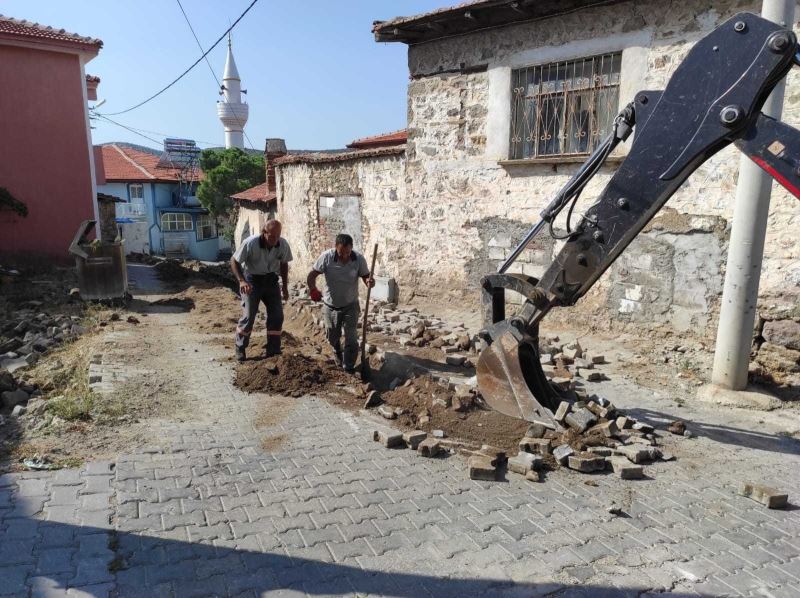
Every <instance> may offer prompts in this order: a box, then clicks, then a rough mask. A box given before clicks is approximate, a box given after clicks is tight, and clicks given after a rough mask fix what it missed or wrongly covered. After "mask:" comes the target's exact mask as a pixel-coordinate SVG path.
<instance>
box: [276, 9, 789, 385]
mask: <svg viewBox="0 0 800 598" xmlns="http://www.w3.org/2000/svg"><path fill="white" fill-rule="evenodd" d="M740 11H750V12H756V13H757V12H759V11H760V3H759V2H756V1H746V0H720V1H717V2H708V1H701V0H686V1H685V2H679V3H675V2H672V3H669V2H658V1H651V0H637V1H627V2H625V1H605V2H600V3H598V2H596V1H590V0H565V1H563V2H531V1H525V0H520V1H516V2H512V1H511V0H477V1H473V2H467V3H465V4H460V5H459V6H456V7H453V8H446V9H441V10H438V11H434V12H432V13H428V14H424V15H418V16H414V17H399V18H395V19H392V20H390V21H383V22H381V21H379V22H376V23H375V24H374V27H373V31H374V33H375V36H376V39H377V40H378V41H384V42H386V41H388V42H402V43H406V44H407V45H408V66H409V76H410V83H409V86H408V128H407V143H406V144H405V145H397V146H394V147H391V146H389V147H386V146H384V147H377V148H368V149H364V148H360V149H358V148H356V149H353V148H351V151H350V152H349V153H338V154H335V153H327V154H303V155H289V156H285V157H282V158H278V159H277V160H276V182H277V187H276V191H277V217H278V218H280V219H281V220H283V221H284V223H285V225H286V226H285V230H286V234H287V235H288V236H289V239H290V241H292V242H293V245H292V246H293V248H296V250H295V257H296V266H295V268H298V269H301V270H303V271H305V270H306V269H307V268H308V267H309V266H310V264H311V261H312V260H313V257H314V256H315V255H316V254H317V253H318V252H319V250H320V249H322V248H324V247H327V246H329V244H330V241H331V235H332V234H333V233H335V232H337V231H335V230H333V228H336V227H335V226H334V227H333V228H332V224H334V223H336V222H337V220H336V218H339V221H338V222H339V224H338V225H337V226H340V227H341V223H342V222H344V221H345V220H346V221H347V225H346V226H345V227H344V228H347V229H348V230H347V232H351V234H353V236H354V237H355V238H356V240H357V242H359V243H361V244H362V247H363V248H364V249H368V248H370V247H371V245H372V243H374V242H378V243H379V258H378V264H379V265H378V268H377V271H378V273H379V274H382V275H387V276H392V277H394V278H395V279H396V280H397V283H398V286H399V293H400V300H401V301H407V300H408V299H409V298H410V297H423V298H425V297H427V298H429V299H430V300H433V301H443V300H446V301H447V302H449V303H461V304H462V305H463V306H464V307H465V308H468V309H469V308H472V309H476V310H477V309H478V308H479V307H478V302H479V292H478V283H479V281H480V279H481V277H482V276H483V275H484V274H486V273H488V272H492V271H495V270H496V268H497V266H498V264H499V263H500V262H501V261H502V260H503V259H504V258H505V257H506V256H507V254H508V252H509V251H510V250H511V248H512V247H513V246H515V245H516V243H517V242H518V241H519V240H520V239H521V238H522V237H523V235H524V234H525V232H526V231H527V230H528V229H529V228H530V227H531V226H532V225H533V224H534V223H536V222H537V221H538V219H539V212H540V211H541V210H542V208H543V207H544V206H545V205H546V204H547V203H549V201H550V200H551V199H552V198H553V196H554V194H555V193H556V192H557V190H558V189H560V188H561V187H562V186H563V185H564V183H565V182H566V181H567V180H568V179H569V177H570V176H571V175H572V174H574V173H575V171H576V169H577V168H578V167H579V165H580V163H581V162H582V161H583V160H584V159H585V157H586V156H587V155H588V153H589V152H590V151H591V149H592V148H593V146H594V145H595V144H596V143H597V141H598V139H600V138H602V136H603V135H604V133H605V131H606V130H607V128H608V125H609V123H610V121H611V119H612V118H613V116H614V115H615V114H616V113H617V111H618V110H619V108H620V107H622V106H624V105H625V104H626V103H627V102H629V101H630V100H631V99H632V98H633V96H634V94H635V93H636V92H637V91H639V90H643V89H663V87H664V86H665V85H666V83H667V81H668V80H669V78H670V76H671V74H672V73H673V72H674V70H675V69H676V68H677V66H678V65H679V64H680V62H681V61H682V59H683V57H684V56H685V55H686V53H687V52H688V51H689V49H690V48H691V47H692V45H693V44H694V43H695V42H697V41H698V40H699V39H701V38H702V37H704V36H705V35H706V34H707V33H708V32H710V31H711V30H712V29H713V28H714V27H716V26H717V25H719V24H721V23H723V22H724V21H725V20H727V19H729V18H730V17H731V16H733V15H734V14H736V13H737V12H740ZM797 82H798V79H797V74H796V72H792V73H791V74H790V75H789V77H788V81H787V83H788V87H787V93H786V102H785V108H784V117H783V119H784V120H785V121H787V122H788V123H790V124H793V125H795V126H798V125H800V87H798V85H797ZM626 151H627V146H626V145H623V146H621V147H620V148H618V150H617V152H616V154H615V155H613V156H612V157H611V159H610V160H609V162H608V164H607V165H606V166H605V167H604V168H603V169H601V171H600V172H599V173H598V175H597V176H596V177H595V179H594V180H593V181H592V182H591V183H590V185H589V186H588V187H587V189H586V191H585V192H584V196H583V199H582V201H581V202H580V203H579V208H582V209H585V208H586V207H587V206H588V205H590V204H589V202H591V201H592V200H593V198H594V197H596V195H597V194H598V193H599V192H600V191H601V190H602V188H603V187H604V186H605V185H606V183H607V181H608V179H609V177H610V176H611V174H613V172H614V169H615V168H616V167H617V165H618V164H619V161H620V160H621V159H622V157H624V153H625V152H626ZM738 164H739V153H738V152H737V150H735V149H734V148H732V147H730V148H727V149H726V150H724V151H722V152H720V153H719V154H717V155H716V156H714V157H713V158H712V159H711V160H709V161H708V162H707V163H705V164H704V165H703V166H702V167H701V168H699V169H698V171H697V172H695V173H694V174H693V175H692V176H691V177H690V178H689V180H688V181H687V182H686V183H685V184H684V186H683V187H682V188H681V189H680V190H679V191H678V192H677V193H676V194H675V196H674V197H673V198H672V199H671V200H670V201H669V202H668V204H667V206H666V208H665V209H664V210H662V212H661V213H660V214H659V215H658V216H657V217H656V218H655V219H654V220H653V221H652V222H651V223H650V225H649V226H648V227H647V228H646V229H645V230H644V231H643V233H642V234H641V235H640V236H639V237H638V238H637V239H636V240H635V241H634V242H633V243H632V245H631V246H630V247H629V249H628V251H626V252H625V253H624V254H623V255H622V256H621V257H620V258H619V259H618V261H617V262H616V263H615V264H614V266H613V267H612V268H610V269H609V271H608V272H607V273H606V274H605V275H604V276H603V277H602V278H601V279H600V280H599V281H598V283H597V285H596V286H595V288H593V289H592V290H591V291H590V292H589V293H588V294H587V296H586V297H584V298H583V299H582V300H581V301H579V303H578V305H577V306H576V307H575V308H570V309H561V310H555V312H557V313H552V314H551V315H550V316H548V321H551V322H552V321H555V320H556V319H559V318H560V319H562V320H564V321H569V323H570V324H571V325H572V326H576V327H577V326H587V327H589V326H594V327H599V328H605V329H612V330H625V329H630V330H631V331H632V332H636V333H643V332H647V333H663V334H665V335H670V334H676V335H678V336H679V337H680V338H684V337H687V336H688V337H694V338H695V339H696V340H706V341H710V340H713V338H714V336H715V333H716V329H717V316H718V313H719V302H720V297H721V293H722V284H723V279H724V272H725V258H726V255H727V249H728V238H729V230H730V221H731V218H732V215H733V214H732V210H733V195H734V190H735V187H736V181H737V171H738ZM333 206H337V207H336V209H332V208H333ZM798 208H800V206H798V205H797V202H796V200H794V198H792V197H791V196H790V195H789V194H788V193H786V192H785V191H783V189H782V188H779V187H776V188H775V189H774V190H773V196H772V204H771V212H770V218H769V233H768V237H767V242H766V249H765V259H764V266H763V272H762V281H761V301H760V314H761V316H762V317H761V318H759V320H758V323H757V330H756V331H755V337H756V340H757V342H758V343H759V344H761V343H763V345H762V348H761V350H760V351H759V355H760V356H761V357H763V359H764V360H765V361H766V362H769V363H770V365H771V366H775V365H776V363H777V365H778V369H780V370H782V371H784V372H787V373H795V374H796V373H797V372H800V351H799V350H800V323H798V319H797V318H798V316H800V313H798V311H797V299H798V295H800V290H799V289H800V260H799V259H798V257H800V239H798V237H797V234H796V226H795V224H796V222H797V221H798V218H800V209H798ZM337 210H338V212H337V213H338V215H337V216H335V218H333V219H332V215H333V212H336V211H337ZM339 212H341V213H339ZM342 218H344V220H342ZM348 219H349V220H348ZM354 223H355V224H357V223H360V226H355V228H353V227H354ZM558 249H559V247H558V244H557V243H555V242H554V241H553V240H552V239H551V238H550V237H549V236H548V235H543V236H541V237H539V238H538V239H537V241H536V242H535V243H534V244H532V245H531V246H530V247H529V249H528V250H526V251H525V252H524V254H523V255H522V257H521V259H520V260H519V262H518V264H516V268H517V271H522V272H524V273H526V274H530V275H533V276H537V275H540V274H541V273H542V272H543V271H544V269H545V268H546V266H547V265H548V264H549V263H550V261H551V260H552V258H553V256H554V255H555V253H556V252H557V251H558ZM764 341H766V342H764ZM770 369H771V370H775V367H770Z"/></svg>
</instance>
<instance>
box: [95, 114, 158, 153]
mask: <svg viewBox="0 0 800 598" xmlns="http://www.w3.org/2000/svg"><path fill="white" fill-rule="evenodd" d="M94 114H95V116H97V117H98V118H102V119H103V120H104V121H108V122H109V123H111V124H112V125H117V126H118V127H122V128H123V129H126V130H127V131H130V132H131V133H133V134H134V135H138V136H139V137H144V138H145V139H149V140H150V141H152V142H153V143H155V144H156V145H161V143H162V142H161V141H158V140H157V139H153V138H152V137H148V136H147V135H145V134H144V133H140V132H139V131H137V130H136V129H133V128H131V127H127V126H125V125H123V124H122V123H118V122H117V121H114V120H111V119H110V118H108V117H107V116H105V115H104V114H100V113H99V112H95V113H94Z"/></svg>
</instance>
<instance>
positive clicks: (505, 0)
mask: <svg viewBox="0 0 800 598" xmlns="http://www.w3.org/2000/svg"><path fill="white" fill-rule="evenodd" d="M623 1H624V0H557V1H550V2H545V1H543V0H469V1H467V2H462V3H460V4H457V5H455V6H448V7H445V8H438V9H436V10H432V11H430V12H426V13H423V14H419V15H414V16H410V17H395V18H393V19H389V20H387V21H375V22H374V23H373V24H372V32H373V33H374V34H375V40H376V41H379V42H403V43H406V44H417V43H421V42H425V41H430V40H434V39H439V38H443V37H450V36H453V35H463V34H465V33H471V32H474V31H483V30H486V29H491V28H493V27H504V26H506V25H511V24H514V23H524V22H528V21H538V20H541V19H548V18H552V17H557V16H560V15H565V14H568V13H571V12H575V11H577V10H583V9H587V8H592V7H595V6H608V5H612V4H620V3H622V2H623Z"/></svg>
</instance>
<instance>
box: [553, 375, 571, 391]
mask: <svg viewBox="0 0 800 598" xmlns="http://www.w3.org/2000/svg"><path fill="white" fill-rule="evenodd" d="M550 382H551V383H552V384H553V386H556V387H557V388H559V389H561V390H569V389H570V388H571V387H572V380H571V379H570V378H566V377H564V376H556V377H554V378H553V379H551V380H550Z"/></svg>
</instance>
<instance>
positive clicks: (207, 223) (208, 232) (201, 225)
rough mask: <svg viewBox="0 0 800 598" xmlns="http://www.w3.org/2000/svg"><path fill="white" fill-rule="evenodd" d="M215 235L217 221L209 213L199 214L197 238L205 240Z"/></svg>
mask: <svg viewBox="0 0 800 598" xmlns="http://www.w3.org/2000/svg"><path fill="white" fill-rule="evenodd" d="M216 236H217V223H216V222H215V221H214V217H213V216H212V215H211V214H200V215H199V216H198V217H197V240H198V241H205V240H206V239H213V238H214V237H216Z"/></svg>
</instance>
